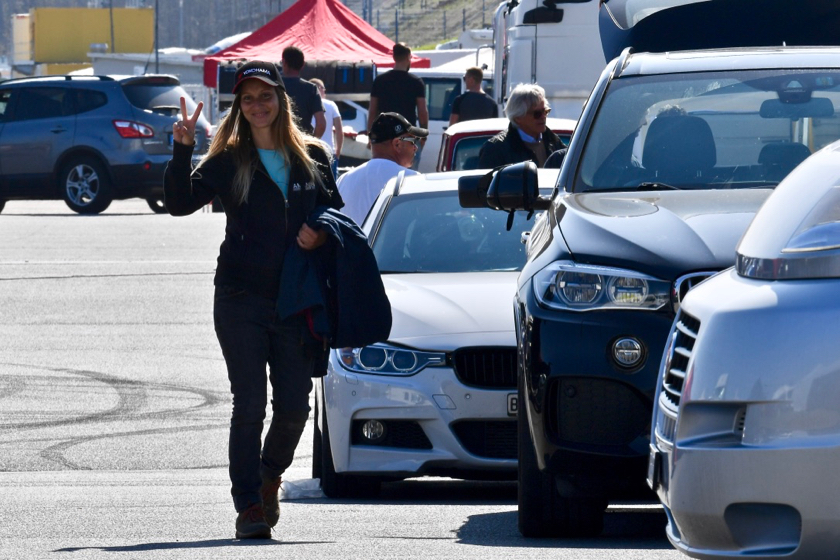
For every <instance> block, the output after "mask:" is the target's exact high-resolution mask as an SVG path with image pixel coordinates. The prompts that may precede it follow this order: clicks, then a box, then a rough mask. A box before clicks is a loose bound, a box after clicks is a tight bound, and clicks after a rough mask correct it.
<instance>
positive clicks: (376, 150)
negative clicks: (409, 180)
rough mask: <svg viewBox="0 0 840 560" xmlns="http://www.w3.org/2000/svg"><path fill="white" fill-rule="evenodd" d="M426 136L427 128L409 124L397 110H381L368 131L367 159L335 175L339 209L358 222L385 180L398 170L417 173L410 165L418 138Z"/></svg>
mask: <svg viewBox="0 0 840 560" xmlns="http://www.w3.org/2000/svg"><path fill="white" fill-rule="evenodd" d="M428 135H429V131H428V130H427V129H425V128H420V127H417V126H412V125H411V123H409V122H408V120H406V118H405V117H403V116H402V115H400V114H399V113H380V114H379V116H378V117H376V120H374V121H373V125H372V126H371V127H370V131H369V137H370V150H371V159H370V161H368V162H366V163H364V164H362V165H360V166H358V167H357V168H355V169H353V170H351V171H348V172H347V173H344V174H343V175H342V176H341V177H339V178H338V192H339V193H341V198H343V199H344V204H345V206H344V208H342V210H341V211H342V212H343V213H344V214H345V215H347V216H349V217H350V218H352V219H353V221H354V222H356V223H357V224H360V225H361V223H362V222H363V221H364V220H365V218H366V217H367V215H368V212H370V209H371V207H372V206H373V203H374V202H376V197H378V196H379V193H380V192H382V188H383V187H384V186H385V184H386V183H387V182H388V180H390V179H391V178H393V177H396V176H397V175H398V174H399V172H400V171H405V172H406V175H416V174H417V172H416V171H413V170H411V169H409V167H410V166H411V162H412V160H413V159H414V152H415V151H416V150H417V147H418V145H419V143H420V141H421V140H422V139H423V138H426V137H427V136H428Z"/></svg>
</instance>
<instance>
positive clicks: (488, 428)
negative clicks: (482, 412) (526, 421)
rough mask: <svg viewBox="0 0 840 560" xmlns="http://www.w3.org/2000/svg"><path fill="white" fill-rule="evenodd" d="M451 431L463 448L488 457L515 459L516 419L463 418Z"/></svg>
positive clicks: (479, 455)
mask: <svg viewBox="0 0 840 560" xmlns="http://www.w3.org/2000/svg"><path fill="white" fill-rule="evenodd" d="M452 432H453V433H454V434H455V437H457V438H458V441H460V442H461V445H463V446H464V449H466V450H467V451H469V452H470V453H472V454H473V455H476V456H478V457H486V458H488V459H516V453H517V448H516V420H506V421H504V420H503V421H483V420H463V421H460V422H455V423H454V424H452Z"/></svg>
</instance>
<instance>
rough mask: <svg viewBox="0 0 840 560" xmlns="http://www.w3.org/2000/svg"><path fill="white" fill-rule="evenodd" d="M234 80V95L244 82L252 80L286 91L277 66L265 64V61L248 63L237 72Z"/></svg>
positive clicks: (270, 63)
mask: <svg viewBox="0 0 840 560" xmlns="http://www.w3.org/2000/svg"><path fill="white" fill-rule="evenodd" d="M234 78H235V81H234V83H233V93H236V90H238V89H239V86H240V85H241V84H242V82H244V81H245V80H250V79H251V78H253V79H256V80H260V81H263V82H265V83H267V84H268V85H270V86H274V87H281V88H283V89H286V87H285V86H284V84H283V79H282V78H281V77H280V71H279V70H277V66H276V65H275V64H274V63H273V62H265V61H264V60H251V61H250V62H246V63H245V64H243V65H242V66H240V67H239V68H238V69H237V70H236V75H235V76H234Z"/></svg>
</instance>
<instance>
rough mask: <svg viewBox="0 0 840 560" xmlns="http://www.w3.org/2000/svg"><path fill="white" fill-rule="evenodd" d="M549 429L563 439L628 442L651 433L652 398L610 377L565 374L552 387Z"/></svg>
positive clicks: (577, 441) (620, 443)
mask: <svg viewBox="0 0 840 560" xmlns="http://www.w3.org/2000/svg"><path fill="white" fill-rule="evenodd" d="M549 399H550V400H549V402H553V403H554V406H551V407H549V410H550V413H549V414H550V416H549V418H548V426H547V427H548V429H549V430H551V431H553V433H552V434H551V435H552V436H554V438H556V439H558V440H559V441H563V442H568V443H579V444H590V445H627V444H629V443H631V442H633V441H634V440H635V439H636V438H638V437H640V436H646V435H649V434H650V410H651V405H650V401H649V400H648V399H647V398H645V396H644V395H642V394H641V393H640V392H638V391H637V390H636V389H634V388H633V387H631V386H629V385H626V384H624V383H621V382H619V381H613V380H610V379H597V378H589V377H564V378H561V379H558V380H556V381H555V382H553V383H552V384H551V385H550V387H549Z"/></svg>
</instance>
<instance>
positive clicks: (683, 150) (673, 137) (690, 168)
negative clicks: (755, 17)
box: [573, 70, 840, 192]
mask: <svg viewBox="0 0 840 560" xmlns="http://www.w3.org/2000/svg"><path fill="white" fill-rule="evenodd" d="M838 106H840V72H835V71H813V70H807V71H806V70H800V71H794V70H762V71H739V72H709V73H692V74H668V75H657V76H644V77H632V76H631V77H626V78H620V79H617V80H614V81H613V83H612V84H610V87H609V89H608V90H607V92H606V95H605V97H604V101H603V103H602V105H601V107H600V108H599V110H598V115H597V116H596V119H595V121H594V123H593V126H592V128H591V130H590V132H589V136H588V138H587V140H586V145H585V147H584V152H583V157H582V159H581V163H580V166H579V169H578V173H577V176H576V177H575V183H574V189H573V190H574V191H575V192H586V191H596V190H637V189H639V190H657V189H672V188H676V189H719V188H749V187H766V186H770V187H772V186H775V185H776V184H777V183H778V182H779V181H781V180H782V179H783V178H784V177H785V176H786V175H787V174H788V173H789V172H790V171H791V170H792V169H793V168H794V167H796V165H798V164H799V163H801V162H802V161H803V160H804V159H805V158H806V157H808V156H809V155H810V154H811V153H813V152H814V151H816V150H818V149H820V148H822V147H823V146H825V145H827V144H829V143H831V142H833V141H834V140H836V139H837V138H840V119H838V117H837V114H836V112H835V107H838Z"/></svg>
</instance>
